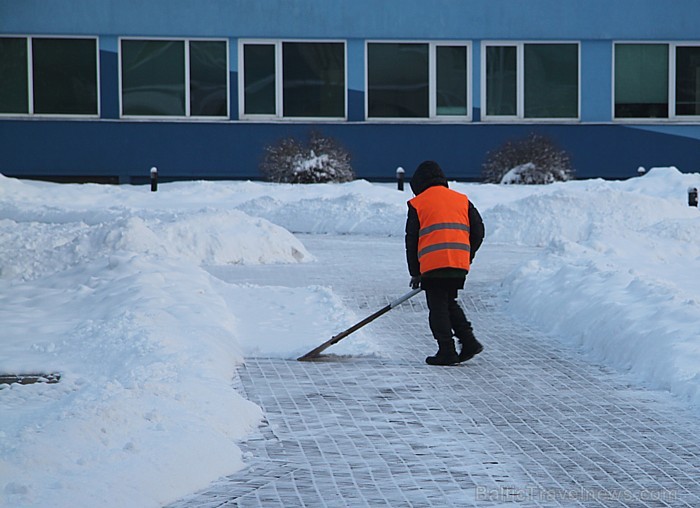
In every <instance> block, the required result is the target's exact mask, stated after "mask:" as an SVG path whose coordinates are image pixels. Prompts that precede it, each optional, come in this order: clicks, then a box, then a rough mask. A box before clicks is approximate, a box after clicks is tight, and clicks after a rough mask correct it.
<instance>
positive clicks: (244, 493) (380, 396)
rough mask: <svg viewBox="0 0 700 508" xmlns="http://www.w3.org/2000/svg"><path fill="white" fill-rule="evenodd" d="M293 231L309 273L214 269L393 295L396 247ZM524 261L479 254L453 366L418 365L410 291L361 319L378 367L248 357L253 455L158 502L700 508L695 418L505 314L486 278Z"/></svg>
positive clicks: (259, 280)
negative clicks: (376, 315) (478, 347)
mask: <svg viewBox="0 0 700 508" xmlns="http://www.w3.org/2000/svg"><path fill="white" fill-rule="evenodd" d="M302 239H303V241H304V243H305V244H306V245H307V247H308V248H309V250H311V251H312V252H313V254H314V255H315V256H317V258H318V262H317V263H309V264H306V265H302V266H299V267H296V266H295V267H288V266H285V267H280V266H263V267H259V268H255V269H252V268H250V267H246V268H245V269H238V270H236V268H235V267H234V268H226V269H224V268H212V273H214V274H215V275H217V276H219V277H221V278H223V279H224V280H229V281H234V282H250V283H255V284H260V285H264V284H274V285H281V284H287V285H289V286H304V285H310V284H321V285H325V286H329V287H332V288H333V290H334V291H335V292H336V293H338V294H339V295H340V296H341V297H342V298H344V299H345V301H346V302H347V305H348V306H349V307H351V308H354V309H357V313H358V315H362V314H363V312H364V311H365V310H366V311H367V314H369V313H370V312H373V311H374V310H377V309H378V308H381V307H382V306H384V305H386V304H387V303H388V302H389V301H391V300H392V299H393V298H394V297H396V296H398V294H400V293H401V291H402V290H403V288H405V287H406V284H407V282H408V277H407V276H406V273H405V268H404V266H403V264H402V263H403V256H404V254H403V246H402V244H401V239H400V238H376V237H361V236H358V237H354V236H353V237H333V236H328V237H315V236H306V237H302ZM341 248H342V251H341ZM341 254H342V256H341V258H340V259H338V258H339V256H340V255H341ZM531 254H532V252H530V251H528V250H527V249H523V248H512V247H509V248H506V247H505V246H491V245H488V244H486V245H485V246H484V248H483V250H482V252H480V254H479V257H478V264H477V265H475V269H474V274H472V275H470V276H469V277H470V278H469V281H468V283H467V288H466V290H465V291H462V292H461V302H462V304H463V306H464V308H465V311H466V313H467V315H468V317H469V319H470V320H471V321H472V323H473V325H474V328H475V333H476V334H477V336H478V337H479V339H480V340H481V341H482V342H483V343H484V346H485V350H484V353H482V354H481V355H479V356H477V357H475V358H474V359H473V360H470V361H469V362H466V363H465V364H462V365H460V366H457V367H431V366H427V365H425V363H424V358H425V356H427V355H429V354H432V353H433V352H434V350H435V344H434V341H433V340H432V338H431V337H430V334H429V330H428V327H427V308H426V306H425V302H424V299H423V298H422V297H421V295H419V296H417V297H415V298H414V299H412V300H410V301H409V302H407V303H406V304H404V305H402V306H400V307H398V308H397V309H394V310H392V311H391V312H390V313H388V314H386V315H385V316H383V317H381V318H380V319H378V320H377V321H375V322H373V323H372V324H371V325H369V326H368V329H370V333H372V334H373V335H375V336H377V337H380V338H381V340H382V341H383V342H384V343H385V344H386V345H387V347H388V348H390V350H392V351H393V354H392V355H391V356H390V357H372V356H367V357H363V356H355V357H351V358H347V357H333V356H332V348H331V349H329V350H328V351H327V352H329V353H331V356H330V357H329V358H328V359H326V361H321V362H297V361H294V360H283V359H273V358H247V359H246V363H245V365H244V366H242V367H241V368H240V370H239V372H238V377H237V379H236V380H235V381H234V388H235V389H237V390H239V391H240V392H241V393H243V394H244V395H245V397H246V398H248V399H250V400H251V401H253V402H255V403H257V404H259V405H260V406H261V407H262V408H263V410H264V412H265V418H266V419H265V421H263V422H262V424H261V425H260V427H259V428H258V429H257V431H256V432H255V433H254V434H253V435H251V436H249V437H248V438H247V439H246V440H245V441H243V442H241V443H239V444H240V446H241V448H242V449H243V451H244V452H248V454H249V455H250V456H251V457H252V459H251V461H250V463H249V464H247V467H246V468H245V469H244V470H242V471H240V472H239V473H237V474H234V475H232V476H230V477H227V478H221V479H219V480H217V481H216V482H214V483H213V484H212V485H211V486H210V487H209V488H208V489H206V490H204V491H203V492H198V493H194V494H192V495H191V496H188V497H187V498H185V499H182V500H180V501H178V502H177V503H174V504H172V505H171V508H191V507H212V508H213V507H223V506H256V507H257V506H332V507H336V506H352V507H355V506H372V507H374V506H392V507H395V506H441V507H442V506H479V507H491V506H501V505H504V504H510V503H513V502H516V503H517V505H518V506H519V507H530V506H533V507H534V506H537V507H541V506H565V507H571V506H583V507H594V506H601V507H606V508H607V507H613V506H620V507H657V506H673V507H676V506H689V507H690V506H700V444H699V440H698V438H697V436H698V435H700V423H699V422H698V420H697V414H696V413H695V412H693V411H692V410H690V409H688V408H687V407H685V406H684V405H683V404H681V403H680V402H679V401H677V400H675V399H674V398H673V397H671V396H670V395H668V394H666V393H663V392H659V391H653V390H649V389H647V388H644V387H641V386H637V385H635V384H634V383H633V381H632V380H631V379H629V378H628V377H626V376H625V375H624V374H620V373H616V372H614V371H613V370H611V369H609V368H606V367H603V366H600V365H596V364H593V363H591V362H590V361H589V360H587V359H586V358H585V357H584V356H583V355H582V354H581V353H580V352H579V351H577V350H576V349H574V348H570V347H568V346H566V345H565V344H564V343H563V342H562V341H561V340H560V339H557V338H556V337H549V336H547V335H545V334H543V333H541V332H540V331H538V330H536V329H534V328H531V327H529V326H527V325H525V324H523V323H521V322H518V321H517V320H515V319H513V318H512V317H511V316H509V315H508V314H507V313H506V312H505V310H504V309H505V305H504V296H503V295H502V294H501V290H500V280H502V278H503V276H504V275H505V274H506V273H508V270H509V269H510V268H509V267H512V266H513V265H514V263H516V262H517V261H518V260H519V259H522V256H523V255H531ZM365 259H370V261H371V262H370V263H367V262H360V261H359V260H365ZM397 288H399V289H398V290H397ZM397 293H398V294H397ZM319 340H320V342H322V341H323V340H325V338H319ZM345 340H352V339H351V338H347V339H345Z"/></svg>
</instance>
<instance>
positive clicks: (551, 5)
mask: <svg viewBox="0 0 700 508" xmlns="http://www.w3.org/2000/svg"><path fill="white" fill-rule="evenodd" d="M698 26H700V9H698V5H697V0H673V1H660V0H615V1H613V2H610V1H609V0H586V1H581V0H527V1H522V0H520V1H518V0H489V1H481V2H466V1H464V0H433V1H431V2H426V1H425V0H402V1H401V2H396V1H392V0H353V1H347V0H324V1H322V2H321V1H318V0H294V1H289V0H276V1H275V0H207V1H206V2H193V1H192V0H148V1H144V0H21V1H18V0H0V33H20V34H22V33H41V34H101V35H109V34H112V35H154V36H185V37H196V36H212V37H226V36H232V37H297V38H306V37H311V38H316V37H343V38H353V37H361V38H364V37H367V38H427V39H440V38H445V39H451V38H452V39H454V38H457V39H464V38H468V39H473V38H479V39H494V38H495V39H504V38H507V39H610V38H622V39H674V40H677V39H697V38H698Z"/></svg>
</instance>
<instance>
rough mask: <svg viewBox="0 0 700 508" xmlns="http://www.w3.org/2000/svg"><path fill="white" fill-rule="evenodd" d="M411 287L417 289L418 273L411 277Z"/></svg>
mask: <svg viewBox="0 0 700 508" xmlns="http://www.w3.org/2000/svg"><path fill="white" fill-rule="evenodd" d="M409 285H410V286H411V289H418V288H419V287H420V275H414V276H412V277H411V283H410V284H409Z"/></svg>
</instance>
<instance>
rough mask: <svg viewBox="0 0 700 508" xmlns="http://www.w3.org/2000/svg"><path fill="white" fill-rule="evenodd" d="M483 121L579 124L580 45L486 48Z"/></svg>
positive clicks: (487, 46) (500, 46) (516, 44)
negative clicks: (553, 121)
mask: <svg viewBox="0 0 700 508" xmlns="http://www.w3.org/2000/svg"><path fill="white" fill-rule="evenodd" d="M483 57H484V60H485V66H484V68H485V71H484V81H485V86H484V87H483V90H484V94H485V97H484V101H483V102H484V104H485V109H486V114H485V119H491V120H495V119H509V120H510V119H513V120H514V119H538V120H542V119H545V120H555V119H577V118H578V117H579V46H578V43H513V44H506V43H504V44H487V45H485V46H484V51H483Z"/></svg>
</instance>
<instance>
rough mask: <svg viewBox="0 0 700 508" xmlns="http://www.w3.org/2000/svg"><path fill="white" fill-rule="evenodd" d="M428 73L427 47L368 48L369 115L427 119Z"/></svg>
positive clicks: (373, 46) (420, 45)
mask: <svg viewBox="0 0 700 508" xmlns="http://www.w3.org/2000/svg"><path fill="white" fill-rule="evenodd" d="M428 73H429V69H428V45H427V44H402V43H386V44H384V43H372V44H368V46H367V81H368V90H367V94H368V97H367V106H368V108H367V109H368V115H369V116H370V117H375V118H427V117H428V114H429V106H428V104H429V103H428Z"/></svg>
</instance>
